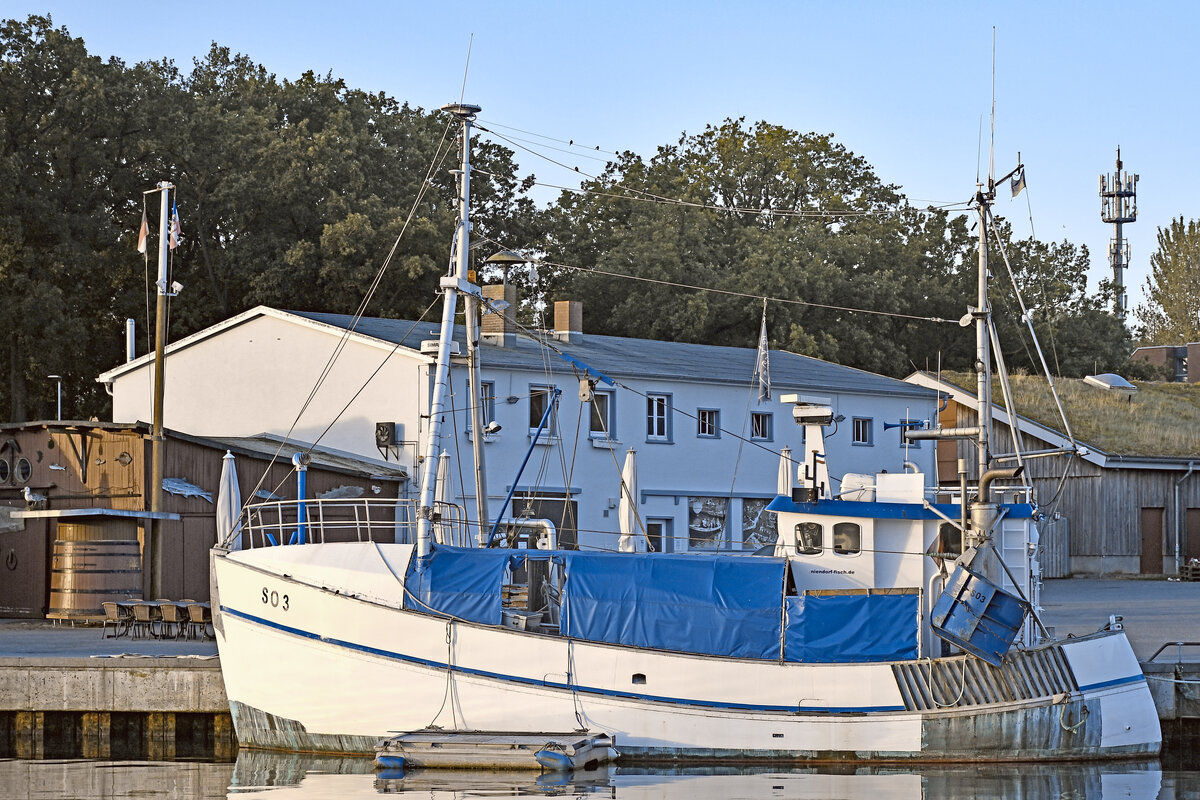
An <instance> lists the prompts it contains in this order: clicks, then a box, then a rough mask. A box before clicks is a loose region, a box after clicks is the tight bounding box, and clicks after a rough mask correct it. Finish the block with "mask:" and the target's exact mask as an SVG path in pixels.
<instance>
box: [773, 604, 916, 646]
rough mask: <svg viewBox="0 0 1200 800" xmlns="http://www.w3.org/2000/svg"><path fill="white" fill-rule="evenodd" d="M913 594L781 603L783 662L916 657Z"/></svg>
mask: <svg viewBox="0 0 1200 800" xmlns="http://www.w3.org/2000/svg"><path fill="white" fill-rule="evenodd" d="M917 601H918V595H917V594H916V593H915V592H914V593H913V594H839V595H820V594H808V595H804V596H801V597H789V598H787V627H786V629H785V631H784V645H783V651H784V660H785V661H798V662H799V661H806V662H810V663H837V662H861V661H892V660H906V659H913V658H916V657H917Z"/></svg>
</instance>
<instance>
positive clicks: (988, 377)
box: [974, 175, 995, 478]
mask: <svg viewBox="0 0 1200 800" xmlns="http://www.w3.org/2000/svg"><path fill="white" fill-rule="evenodd" d="M994 196H995V185H994V184H993V182H992V178H991V176H990V175H989V176H988V188H987V191H984V189H983V185H982V184H977V192H976V195H975V201H976V202H977V203H978V204H979V275H978V277H977V281H976V297H975V315H974V316H975V398H976V399H975V408H976V412H977V413H978V421H979V430H978V432H977V433H976V435H975V442H976V445H977V448H976V449H977V452H976V460H977V466H978V470H979V471H978V472H977V473H976V474H977V475H978V476H979V477H981V478H982V477H983V474H984V473H985V472H987V468H988V462H989V461H990V460H991V457H990V455H989V452H988V449H989V448H990V447H991V442H990V434H991V430H992V351H991V345H990V341H989V334H988V328H989V326H990V325H991V319H992V308H991V305H990V304H989V301H988V254H987V248H988V236H987V229H988V206H989V205H990V203H991V201H992V198H993V197H994Z"/></svg>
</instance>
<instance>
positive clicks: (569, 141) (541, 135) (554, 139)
mask: <svg viewBox="0 0 1200 800" xmlns="http://www.w3.org/2000/svg"><path fill="white" fill-rule="evenodd" d="M485 121H486V122H487V124H488V125H494V126H495V127H497V128H504V129H505V130H510V131H516V132H517V133H523V134H525V135H526V136H536V137H538V138H539V139H545V140H547V141H550V142H558V143H559V144H565V145H570V146H571V147H578V148H580V149H585V150H595V151H596V152H600V153H605V154H606V155H612V156H619V155H621V154H620V153H619V152H617V151H615V150H601V149H600V145H595V146H593V147H588V146H587V145H584V144H575V140H574V139H559V138H557V137H554V136H547V135H546V134H544V133H537V132H536V131H527V130H525V129H523V128H517V127H514V126H512V125H502V124H500V123H499V122H493V121H491V120H485Z"/></svg>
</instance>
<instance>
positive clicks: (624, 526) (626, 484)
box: [617, 448, 638, 553]
mask: <svg viewBox="0 0 1200 800" xmlns="http://www.w3.org/2000/svg"><path fill="white" fill-rule="evenodd" d="M634 452H635V451H634V450H633V448H630V449H629V450H628V451H627V452H626V453H625V466H624V467H622V468H621V503H620V505H619V506H618V508H617V523H618V524H619V525H620V530H621V538H620V539H618V540H617V550H619V551H620V552H622V553H634V552H637V544H636V542H634V539H633V533H634V531H635V530H636V529H637V527H638V521H637V505H636V504H637V464H636V463H635V462H634Z"/></svg>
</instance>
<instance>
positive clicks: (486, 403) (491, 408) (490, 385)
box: [465, 381, 496, 434]
mask: <svg viewBox="0 0 1200 800" xmlns="http://www.w3.org/2000/svg"><path fill="white" fill-rule="evenodd" d="M466 390H467V393H466V395H465V396H466V397H470V396H471V383H470V381H467V385H466ZM478 402H479V411H480V413H481V414H482V415H483V426H484V427H485V428H486V427H487V425H488V423H489V422H491V421H492V420H494V419H495V418H496V384H495V382H494V381H481V382H480V384H479V400H478ZM471 417H472V414H471V409H470V408H468V409H467V433H468V434H470V433H471Z"/></svg>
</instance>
